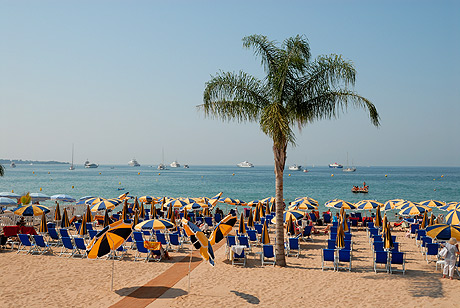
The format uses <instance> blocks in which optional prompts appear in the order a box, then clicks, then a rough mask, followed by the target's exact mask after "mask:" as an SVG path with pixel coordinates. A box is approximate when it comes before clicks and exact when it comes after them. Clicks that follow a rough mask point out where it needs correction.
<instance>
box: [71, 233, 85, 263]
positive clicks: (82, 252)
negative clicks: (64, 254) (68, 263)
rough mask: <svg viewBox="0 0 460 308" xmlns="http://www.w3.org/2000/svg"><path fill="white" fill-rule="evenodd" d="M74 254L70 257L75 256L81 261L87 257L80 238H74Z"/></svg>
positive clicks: (83, 242) (82, 240)
mask: <svg viewBox="0 0 460 308" xmlns="http://www.w3.org/2000/svg"><path fill="white" fill-rule="evenodd" d="M73 240H74V242H75V248H76V249H75V252H74V253H73V254H72V257H73V258H75V257H76V256H80V257H81V258H82V259H83V258H86V257H87V256H88V252H87V251H86V249H87V247H86V244H85V239H84V238H82V237H75V238H74V239H73Z"/></svg>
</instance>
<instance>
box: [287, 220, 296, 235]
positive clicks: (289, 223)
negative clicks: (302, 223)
mask: <svg viewBox="0 0 460 308" xmlns="http://www.w3.org/2000/svg"><path fill="white" fill-rule="evenodd" d="M286 233H287V234H289V235H291V236H294V235H295V227H294V222H293V221H292V216H289V218H288V220H287V222H286Z"/></svg>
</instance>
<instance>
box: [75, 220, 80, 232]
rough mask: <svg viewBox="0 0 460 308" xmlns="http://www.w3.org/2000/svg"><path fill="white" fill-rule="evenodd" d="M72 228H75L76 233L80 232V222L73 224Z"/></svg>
mask: <svg viewBox="0 0 460 308" xmlns="http://www.w3.org/2000/svg"><path fill="white" fill-rule="evenodd" d="M74 226H75V230H77V233H78V232H80V228H81V222H75V223H74Z"/></svg>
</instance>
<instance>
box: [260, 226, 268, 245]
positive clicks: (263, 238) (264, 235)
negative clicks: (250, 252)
mask: <svg viewBox="0 0 460 308" xmlns="http://www.w3.org/2000/svg"><path fill="white" fill-rule="evenodd" d="M260 242H261V243H262V244H263V245H266V244H270V236H269V234H268V227H267V221H264V226H263V227H262V234H261V235H260Z"/></svg>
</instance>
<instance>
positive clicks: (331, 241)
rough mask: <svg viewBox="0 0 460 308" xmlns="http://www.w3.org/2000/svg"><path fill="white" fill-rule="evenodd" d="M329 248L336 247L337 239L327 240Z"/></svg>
mask: <svg viewBox="0 0 460 308" xmlns="http://www.w3.org/2000/svg"><path fill="white" fill-rule="evenodd" d="M327 249H335V239H328V240H327Z"/></svg>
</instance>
